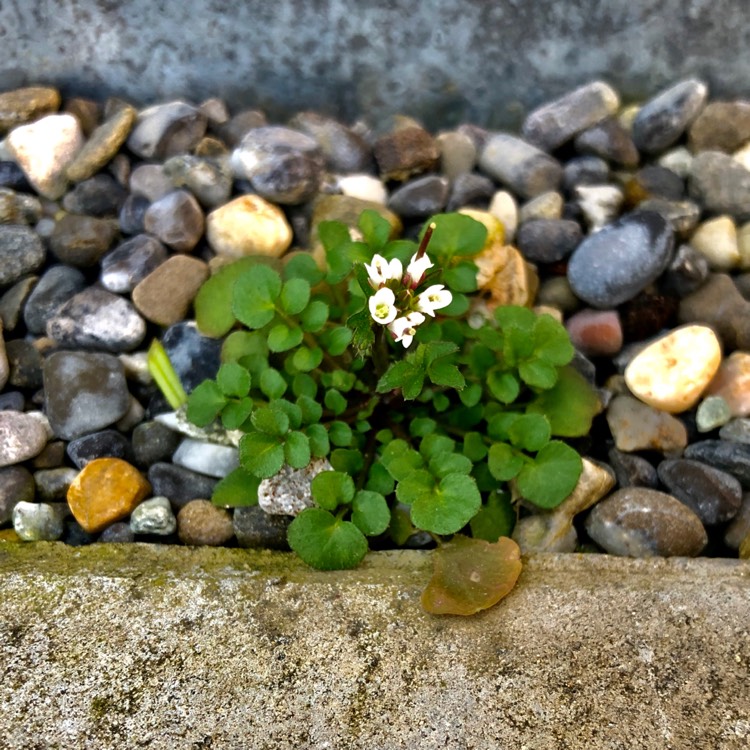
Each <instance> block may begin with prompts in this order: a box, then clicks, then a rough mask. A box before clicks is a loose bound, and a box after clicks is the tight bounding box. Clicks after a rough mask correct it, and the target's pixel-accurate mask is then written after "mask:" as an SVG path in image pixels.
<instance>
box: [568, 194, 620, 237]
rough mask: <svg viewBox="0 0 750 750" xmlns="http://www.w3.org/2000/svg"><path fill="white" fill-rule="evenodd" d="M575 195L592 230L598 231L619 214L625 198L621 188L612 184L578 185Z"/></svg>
mask: <svg viewBox="0 0 750 750" xmlns="http://www.w3.org/2000/svg"><path fill="white" fill-rule="evenodd" d="M575 197H576V202H577V203H578V207H579V208H580V209H581V213H583V216H584V218H585V219H586V222H587V224H588V226H589V229H590V230H591V231H592V232H597V231H599V230H600V229H601V228H602V227H604V226H605V225H607V224H609V223H610V222H611V221H613V220H614V219H615V217H616V216H619V214H620V208H621V207H622V202H623V200H624V199H625V196H624V195H623V193H622V190H620V188H617V187H614V186H612V185H578V186H577V187H576V188H575Z"/></svg>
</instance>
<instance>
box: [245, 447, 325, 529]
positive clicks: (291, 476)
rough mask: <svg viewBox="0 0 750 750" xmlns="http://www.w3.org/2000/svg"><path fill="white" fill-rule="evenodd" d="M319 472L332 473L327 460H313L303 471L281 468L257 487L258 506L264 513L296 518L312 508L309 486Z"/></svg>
mask: <svg viewBox="0 0 750 750" xmlns="http://www.w3.org/2000/svg"><path fill="white" fill-rule="evenodd" d="M321 471H333V467H332V466H331V464H330V463H329V462H328V459H327V458H314V459H313V460H312V461H311V462H310V463H309V464H308V465H307V466H306V467H305V468H304V469H292V468H291V467H290V466H286V465H285V466H283V467H282V469H281V471H280V472H279V473H278V474H276V476H273V477H270V478H269V479H264V480H263V481H262V482H261V483H260V486H259V487H258V505H259V506H260V508H261V509H262V510H263V511H265V512H266V513H270V514H271V515H281V516H296V515H298V514H299V513H301V512H302V511H303V510H305V508H311V507H312V506H313V499H312V492H311V490H310V484H311V482H312V480H313V479H314V478H315V477H316V476H317V475H318V474H320V472H321Z"/></svg>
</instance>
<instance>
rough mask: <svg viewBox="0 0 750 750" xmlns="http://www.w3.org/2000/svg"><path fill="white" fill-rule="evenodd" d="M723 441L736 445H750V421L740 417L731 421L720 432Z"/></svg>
mask: <svg viewBox="0 0 750 750" xmlns="http://www.w3.org/2000/svg"><path fill="white" fill-rule="evenodd" d="M719 438H721V440H731V441H734V442H735V443H750V419H745V418H744V417H739V418H737V419H730V420H729V422H727V423H726V424H725V425H724V426H723V427H722V428H721V429H720V430H719Z"/></svg>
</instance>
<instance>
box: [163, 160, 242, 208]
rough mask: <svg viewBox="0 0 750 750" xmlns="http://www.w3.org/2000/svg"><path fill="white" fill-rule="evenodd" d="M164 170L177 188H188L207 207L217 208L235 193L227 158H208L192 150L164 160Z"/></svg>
mask: <svg viewBox="0 0 750 750" xmlns="http://www.w3.org/2000/svg"><path fill="white" fill-rule="evenodd" d="M164 174H165V175H167V177H169V178H170V179H171V180H172V184H173V185H174V186H175V187H177V188H182V187H184V188H187V189H188V190H189V191H190V192H191V193H192V194H193V195H194V196H195V197H196V198H197V199H198V202H199V203H200V204H201V205H202V206H203V207H204V208H208V209H211V208H216V207H217V206H220V205H222V204H224V203H226V202H227V201H228V200H229V196H230V195H231V193H232V170H231V168H230V167H229V160H228V158H225V159H205V158H201V157H199V156H191V155H190V154H182V155H180V156H173V157H172V158H171V159H169V160H168V161H166V162H165V163H164Z"/></svg>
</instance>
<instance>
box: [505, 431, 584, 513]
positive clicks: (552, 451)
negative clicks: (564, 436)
mask: <svg viewBox="0 0 750 750" xmlns="http://www.w3.org/2000/svg"><path fill="white" fill-rule="evenodd" d="M582 470H583V463H582V462H581V457H580V456H579V455H578V453H576V452H575V451H574V450H573V448H571V447H570V446H569V445H566V444H565V443H562V442H560V441H559V440H553V441H552V442H551V443H547V445H545V446H544V448H542V449H541V450H540V451H539V453H537V455H536V458H535V459H534V462H533V463H529V464H526V465H525V466H524V467H523V469H522V470H521V472H520V473H519V475H518V479H517V480H516V483H517V486H518V491H519V492H520V493H521V495H522V496H523V497H524V498H526V500H529V501H530V502H532V503H534V505H538V506H539V507H540V508H555V507H557V506H558V505H559V504H560V503H561V502H562V501H563V500H565V498H566V497H567V496H568V495H570V493H571V492H572V491H573V488H574V487H575V486H576V484H577V483H578V478H579V477H580V476H581V471H582Z"/></svg>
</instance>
